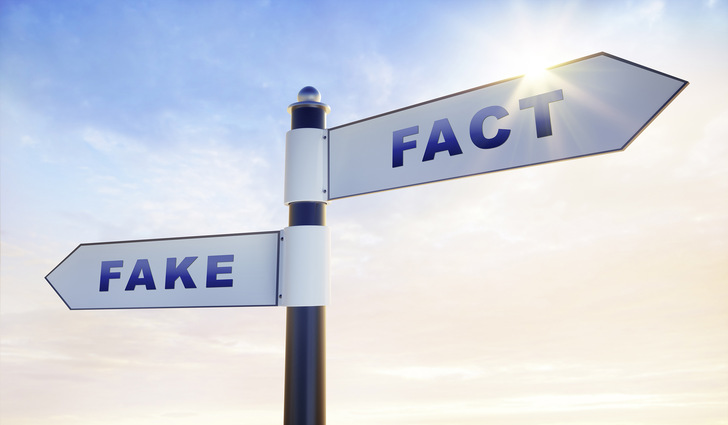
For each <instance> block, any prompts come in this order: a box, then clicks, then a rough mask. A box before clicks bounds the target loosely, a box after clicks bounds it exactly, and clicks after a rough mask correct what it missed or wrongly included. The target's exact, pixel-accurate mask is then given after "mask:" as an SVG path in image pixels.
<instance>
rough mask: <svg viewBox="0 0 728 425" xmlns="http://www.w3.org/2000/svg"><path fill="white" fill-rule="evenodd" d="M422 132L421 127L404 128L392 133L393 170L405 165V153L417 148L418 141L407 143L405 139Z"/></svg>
mask: <svg viewBox="0 0 728 425" xmlns="http://www.w3.org/2000/svg"><path fill="white" fill-rule="evenodd" d="M419 132H420V126H418V125H416V126H414V127H408V128H404V129H402V130H397V131H394V132H392V168H395V167H401V166H402V165H404V151H406V150H407V149H413V148H416V147H417V140H410V141H407V142H405V141H404V138H405V137H407V136H412V135H415V134H417V133H419Z"/></svg>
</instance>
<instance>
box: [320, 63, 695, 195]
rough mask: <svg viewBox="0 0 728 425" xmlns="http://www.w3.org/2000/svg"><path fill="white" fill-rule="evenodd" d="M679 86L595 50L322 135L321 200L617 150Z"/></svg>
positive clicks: (679, 82) (681, 83) (678, 81)
mask: <svg viewBox="0 0 728 425" xmlns="http://www.w3.org/2000/svg"><path fill="white" fill-rule="evenodd" d="M687 84H688V83H687V81H684V80H681V79H678V78H675V77H671V76H669V75H666V74H663V73H661V72H658V71H655V70H652V69H649V68H646V67H643V66H641V65H637V64H635V63H632V62H628V61H626V60H624V59H620V58H618V57H615V56H612V55H609V54H607V53H598V54H595V55H591V56H587V57H584V58H581V59H577V60H574V61H571V62H568V63H565V64H562V65H557V66H555V67H552V68H550V69H548V70H547V71H545V72H543V73H541V74H539V75H536V76H528V75H525V76H522V77H516V78H511V79H508V80H503V81H499V82H496V83H492V84H487V85H485V86H481V87H476V88H474V89H471V90H466V91H463V92H460V93H455V94H452V95H450V96H445V97H441V98H439V99H434V100H431V101H428V102H424V103H420V104H417V105H413V106H410V107H407V108H403V109H399V110H396V111H392V112H389V113H386V114H382V115H377V116H375V117H372V118H368V119H365V120H361V121H356V122H352V123H349V124H344V125H341V126H338V127H334V128H331V129H329V181H328V194H329V199H338V198H344V197H348V196H354V195H361V194H365V193H371V192H377V191H381V190H388V189H395V188H400V187H406V186H412V185H418V184H423V183H430V182H435V181H440V180H447V179H454V178H458V177H465V176H472V175H476V174H483V173H489V172H493V171H501V170H507V169H510V168H517V167H524V166H528V165H535V164H542V163H546V162H552V161H559V160H563V159H569V158H578V157H582V156H587V155H596V154H601V153H606V152H613V151H619V150H623V149H625V148H626V147H627V146H628V145H629V144H630V143H631V142H632V141H633V140H634V139H635V137H637V135H639V133H640V132H641V131H642V130H644V128H645V127H646V126H647V125H648V124H649V123H650V122H651V121H652V120H653V119H654V118H655V117H656V116H657V115H658V114H659V113H660V112H661V111H662V110H663V109H664V108H665V107H666V106H667V105H668V104H669V103H670V101H672V100H673V99H674V98H675V96H677V95H678V93H680V91H681V90H683V89H684V88H685V86H686V85H687Z"/></svg>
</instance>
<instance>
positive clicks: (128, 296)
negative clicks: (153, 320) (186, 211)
mask: <svg viewBox="0 0 728 425" xmlns="http://www.w3.org/2000/svg"><path fill="white" fill-rule="evenodd" d="M279 246H280V232H261V233H244V234H232V235H219V236H199V237H190V238H173V239H151V240H140V241H128V242H107V243H93V244H82V245H79V246H78V248H76V249H75V250H74V251H73V252H71V254H69V255H68V257H66V259H65V260H63V261H62V262H61V263H60V264H59V265H58V266H57V267H56V268H55V269H53V271H51V272H50V273H49V274H48V276H46V280H47V281H48V283H50V284H51V286H53V289H55V290H56V292H57V293H58V295H60V296H61V298H62V299H63V301H64V302H65V303H66V305H67V306H68V308H70V309H72V310H84V309H110V308H165V307H228V306H270V305H277V299H278V259H279Z"/></svg>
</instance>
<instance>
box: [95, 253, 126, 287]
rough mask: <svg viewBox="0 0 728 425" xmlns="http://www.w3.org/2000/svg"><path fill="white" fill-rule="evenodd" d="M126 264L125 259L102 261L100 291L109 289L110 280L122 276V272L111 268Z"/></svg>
mask: <svg viewBox="0 0 728 425" xmlns="http://www.w3.org/2000/svg"><path fill="white" fill-rule="evenodd" d="M123 265H124V261H123V260H115V261H102V262H101V281H100V282H99V292H108V291H109V280H110V279H118V278H120V277H121V273H120V272H112V271H111V268H112V267H114V268H116V267H122V266H123Z"/></svg>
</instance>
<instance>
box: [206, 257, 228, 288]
mask: <svg viewBox="0 0 728 425" xmlns="http://www.w3.org/2000/svg"><path fill="white" fill-rule="evenodd" d="M232 261H233V256H232V255H211V256H209V257H207V285H206V286H207V287H208V288H223V287H231V286H233V280H232V279H218V278H217V275H218V274H227V273H232V272H233V268H232V266H219V265H218V264H219V263H230V262H232Z"/></svg>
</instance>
